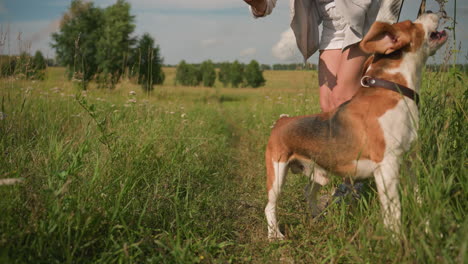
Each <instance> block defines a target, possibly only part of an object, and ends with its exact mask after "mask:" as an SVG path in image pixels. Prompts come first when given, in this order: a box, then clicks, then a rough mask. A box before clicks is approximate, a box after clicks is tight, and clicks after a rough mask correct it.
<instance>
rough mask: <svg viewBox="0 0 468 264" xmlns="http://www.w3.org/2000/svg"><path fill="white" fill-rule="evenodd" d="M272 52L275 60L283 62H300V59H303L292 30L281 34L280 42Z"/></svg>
mask: <svg viewBox="0 0 468 264" xmlns="http://www.w3.org/2000/svg"><path fill="white" fill-rule="evenodd" d="M271 51H272V53H273V56H274V57H275V58H277V59H279V60H282V61H298V58H299V59H300V58H301V55H300V53H299V50H298V49H297V44H296V38H295V37H294V32H293V31H292V30H291V29H288V30H286V31H284V32H283V33H281V38H280V40H279V41H278V42H277V43H276V44H275V45H274V46H273V48H272V50H271Z"/></svg>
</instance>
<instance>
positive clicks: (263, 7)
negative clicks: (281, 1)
mask: <svg viewBox="0 0 468 264" xmlns="http://www.w3.org/2000/svg"><path fill="white" fill-rule="evenodd" d="M244 1H245V2H246V3H247V4H248V5H249V6H250V11H251V12H252V14H253V15H254V17H264V16H266V15H269V14H270V13H271V11H272V10H273V8H274V7H275V5H276V0H244Z"/></svg>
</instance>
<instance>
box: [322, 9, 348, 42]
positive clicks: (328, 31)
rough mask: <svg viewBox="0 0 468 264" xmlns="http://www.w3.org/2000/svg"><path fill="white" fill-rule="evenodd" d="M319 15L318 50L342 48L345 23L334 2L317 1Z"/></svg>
mask: <svg viewBox="0 0 468 264" xmlns="http://www.w3.org/2000/svg"><path fill="white" fill-rule="evenodd" d="M318 9H319V15H320V17H321V18H322V35H321V37H320V44H319V50H329V49H343V48H345V47H344V46H343V45H344V40H345V33H346V28H347V24H346V22H345V21H344V18H343V16H341V15H340V14H339V12H338V10H337V9H336V7H335V2H334V1H331V2H329V3H323V2H322V1H318Z"/></svg>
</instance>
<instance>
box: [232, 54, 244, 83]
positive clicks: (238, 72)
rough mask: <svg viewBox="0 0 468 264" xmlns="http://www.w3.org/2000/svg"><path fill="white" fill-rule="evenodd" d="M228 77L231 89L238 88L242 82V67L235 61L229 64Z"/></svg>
mask: <svg viewBox="0 0 468 264" xmlns="http://www.w3.org/2000/svg"><path fill="white" fill-rule="evenodd" d="M229 75H230V78H229V79H230V81H231V85H232V87H235V88H237V87H239V85H241V84H242V82H243V81H244V65H242V64H241V63H239V62H238V61H237V60H235V61H234V62H233V63H232V64H231V67H230V71H229Z"/></svg>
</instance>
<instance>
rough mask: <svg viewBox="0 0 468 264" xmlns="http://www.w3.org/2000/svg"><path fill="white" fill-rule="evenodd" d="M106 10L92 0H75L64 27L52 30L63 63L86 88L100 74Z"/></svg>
mask: <svg viewBox="0 0 468 264" xmlns="http://www.w3.org/2000/svg"><path fill="white" fill-rule="evenodd" d="M102 25H103V12H102V10H101V9H99V8H96V7H94V5H93V3H92V2H85V1H82V0H73V1H72V2H71V5H70V8H69V10H68V12H67V13H66V14H65V15H64V16H63V17H62V19H61V21H60V30H59V32H57V33H53V34H52V40H53V44H52V47H53V48H54V49H55V52H56V54H57V59H58V62H59V64H61V65H64V66H66V67H67V70H68V77H69V78H70V79H71V78H74V79H77V80H79V81H82V84H83V88H84V89H86V84H87V83H88V81H90V80H91V79H92V78H93V76H94V75H95V74H96V72H97V69H98V64H97V61H96V53H97V45H96V43H97V42H98V40H99V39H100V36H101V27H102Z"/></svg>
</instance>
